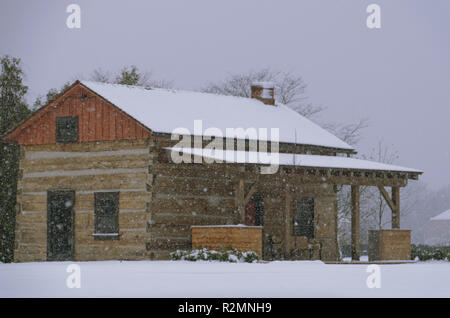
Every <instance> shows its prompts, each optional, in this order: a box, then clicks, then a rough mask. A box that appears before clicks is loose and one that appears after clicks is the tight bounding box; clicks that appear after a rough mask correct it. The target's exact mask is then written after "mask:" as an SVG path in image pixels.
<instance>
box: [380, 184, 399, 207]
mask: <svg viewBox="0 0 450 318" xmlns="http://www.w3.org/2000/svg"><path fill="white" fill-rule="evenodd" d="M378 189H379V190H380V193H381V195H382V196H383V198H384V200H386V203H387V204H388V205H389V208H390V209H391V211H392V212H394V210H395V203H394V202H393V201H392V200H391V198H390V196H389V193H388V192H387V191H386V189H385V188H384V187H383V186H378Z"/></svg>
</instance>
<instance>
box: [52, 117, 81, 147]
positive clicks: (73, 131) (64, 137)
mask: <svg viewBox="0 0 450 318" xmlns="http://www.w3.org/2000/svg"><path fill="white" fill-rule="evenodd" d="M75 142H78V116H65V117H56V143H58V144H70V143H75Z"/></svg>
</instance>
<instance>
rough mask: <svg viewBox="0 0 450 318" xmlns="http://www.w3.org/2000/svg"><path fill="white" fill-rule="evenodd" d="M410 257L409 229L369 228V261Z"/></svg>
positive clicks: (408, 258)
mask: <svg viewBox="0 0 450 318" xmlns="http://www.w3.org/2000/svg"><path fill="white" fill-rule="evenodd" d="M410 259H411V230H397V229H393V230H369V261H381V260H383V261H384V260H410Z"/></svg>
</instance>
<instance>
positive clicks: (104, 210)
mask: <svg viewBox="0 0 450 318" xmlns="http://www.w3.org/2000/svg"><path fill="white" fill-rule="evenodd" d="M94 201H95V233H94V237H95V238H96V239H103V240H108V239H109V240H117V239H119V192H95V193H94Z"/></svg>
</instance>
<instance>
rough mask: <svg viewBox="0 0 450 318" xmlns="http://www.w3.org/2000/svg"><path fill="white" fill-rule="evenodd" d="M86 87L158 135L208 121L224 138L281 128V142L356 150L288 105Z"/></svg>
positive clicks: (162, 91)
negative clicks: (240, 131)
mask: <svg viewBox="0 0 450 318" xmlns="http://www.w3.org/2000/svg"><path fill="white" fill-rule="evenodd" d="M81 83H82V84H83V85H84V86H86V87H88V88H90V89H91V90H93V91H94V92H96V93H97V94H99V95H101V96H102V97H104V98H105V99H107V100H108V101H110V102H111V103H113V104H114V105H116V106H117V107H119V108H121V109H122V110H123V111H125V112H126V113H128V114H129V115H131V116H132V117H134V118H135V119H137V120H138V121H139V122H141V123H142V124H144V125H146V126H147V127H148V128H150V129H151V130H153V131H155V132H161V133H169V134H170V133H172V131H173V130H174V129H175V128H178V127H184V128H187V129H189V130H190V131H191V132H192V133H193V131H194V120H202V121H203V122H202V123H203V131H204V130H205V129H207V128H209V127H216V128H219V129H220V130H221V131H222V133H223V134H224V136H226V128H240V127H242V128H244V129H247V128H256V129H259V128H267V130H268V134H269V138H270V128H279V132H280V140H279V141H280V142H288V143H298V144H305V145H315V146H324V147H332V148H338V149H345V150H353V148H352V147H351V146H349V145H348V144H347V143H345V142H344V141H342V140H340V139H339V138H338V137H336V136H334V135H333V134H331V133H329V132H328V131H326V130H325V129H323V128H321V127H320V126H318V125H317V124H315V123H313V122H312V121H310V120H309V119H307V118H305V117H303V116H301V115H300V114H298V113H297V112H295V111H293V110H291V109H290V108H289V107H287V106H285V105H282V104H277V106H269V105H265V104H264V103H262V102H261V101H259V100H256V99H252V98H243V97H235V96H225V95H217V94H208V93H199V92H189V91H179V90H170V89H153V88H152V89H146V88H143V87H137V86H127V85H117V84H105V83H98V82H88V81H82V82H81ZM212 135H213V136H214V133H212ZM230 137H232V138H234V136H230ZM260 139H263V138H260Z"/></svg>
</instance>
